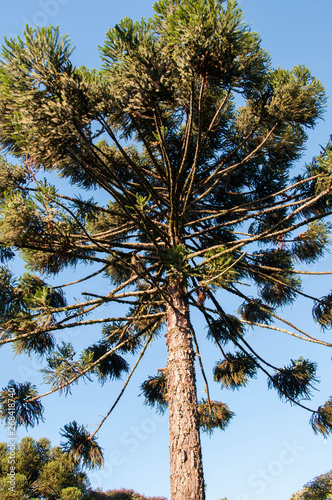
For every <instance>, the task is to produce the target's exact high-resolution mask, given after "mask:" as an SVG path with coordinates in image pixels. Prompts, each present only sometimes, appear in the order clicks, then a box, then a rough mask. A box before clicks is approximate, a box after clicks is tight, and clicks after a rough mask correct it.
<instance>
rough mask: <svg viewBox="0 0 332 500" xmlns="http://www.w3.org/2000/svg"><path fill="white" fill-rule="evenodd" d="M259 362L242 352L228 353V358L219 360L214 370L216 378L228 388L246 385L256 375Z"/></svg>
mask: <svg viewBox="0 0 332 500" xmlns="http://www.w3.org/2000/svg"><path fill="white" fill-rule="evenodd" d="M256 373H257V363H256V361H255V359H254V358H252V357H250V356H245V355H243V354H242V353H241V352H236V353H235V354H231V353H227V354H226V359H224V360H223V361H218V363H217V364H216V366H215V367H214V370H213V375H214V380H215V381H216V382H220V383H221V385H222V387H225V388H226V389H239V388H240V387H243V386H246V385H247V383H248V381H249V379H251V378H254V377H256Z"/></svg>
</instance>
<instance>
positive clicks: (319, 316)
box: [312, 293, 332, 330]
mask: <svg viewBox="0 0 332 500" xmlns="http://www.w3.org/2000/svg"><path fill="white" fill-rule="evenodd" d="M312 314H313V317H314V318H315V320H316V321H317V322H318V323H319V324H320V326H321V327H322V328H323V329H324V330H325V329H327V328H330V327H331V326H332V293H329V294H328V295H326V296H325V297H322V298H321V299H317V300H316V301H315V302H314V306H313V309H312Z"/></svg>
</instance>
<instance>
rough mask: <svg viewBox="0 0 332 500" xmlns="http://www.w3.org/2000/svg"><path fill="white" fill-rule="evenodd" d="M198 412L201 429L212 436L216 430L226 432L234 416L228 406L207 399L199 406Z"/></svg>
mask: <svg viewBox="0 0 332 500" xmlns="http://www.w3.org/2000/svg"><path fill="white" fill-rule="evenodd" d="M197 411H198V417H199V425H200V428H201V429H202V431H203V432H206V433H207V434H212V433H213V431H214V430H215V429H221V430H224V429H225V428H226V427H227V426H228V424H229V423H230V420H231V419H232V418H233V416H234V413H233V412H232V411H231V410H230V409H229V408H228V406H227V405H226V404H224V403H219V402H218V401H206V400H205V399H202V401H201V402H200V403H199V404H198V406H197Z"/></svg>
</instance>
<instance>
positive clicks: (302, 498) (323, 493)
mask: <svg viewBox="0 0 332 500" xmlns="http://www.w3.org/2000/svg"><path fill="white" fill-rule="evenodd" d="M329 498H332V472H331V471H330V472H327V473H326V474H321V475H320V476H317V477H315V478H314V479H313V480H312V481H310V482H309V483H307V484H305V485H304V487H303V489H302V490H301V491H299V492H297V493H295V494H294V495H292V496H291V500H327V499H329Z"/></svg>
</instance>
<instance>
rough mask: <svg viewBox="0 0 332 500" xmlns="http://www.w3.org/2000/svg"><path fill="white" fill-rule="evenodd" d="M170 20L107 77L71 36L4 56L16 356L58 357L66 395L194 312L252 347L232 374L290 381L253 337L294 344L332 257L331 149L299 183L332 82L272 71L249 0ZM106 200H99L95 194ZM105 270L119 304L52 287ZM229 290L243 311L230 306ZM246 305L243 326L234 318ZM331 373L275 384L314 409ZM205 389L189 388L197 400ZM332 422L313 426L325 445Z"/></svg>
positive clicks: (1, 191)
mask: <svg viewBox="0 0 332 500" xmlns="http://www.w3.org/2000/svg"><path fill="white" fill-rule="evenodd" d="M154 9H155V16H154V18H152V19H148V20H144V19H143V20H142V21H140V22H133V21H132V20H131V19H128V18H126V19H123V20H122V21H120V22H119V23H118V24H117V25H116V26H115V27H114V28H111V29H110V30H109V31H108V32H107V35H106V41H105V44H104V45H103V47H101V48H100V53H101V57H102V61H103V69H102V71H100V72H98V71H95V70H91V71H90V70H89V69H87V68H85V67H82V68H75V67H74V66H73V64H72V62H71V54H72V45H71V42H70V40H69V39H68V37H66V36H65V37H61V36H60V34H59V30H58V29H57V28H53V27H48V28H29V27H27V29H26V30H25V32H24V36H23V37H22V38H18V39H17V40H14V39H11V40H6V41H5V45H4V47H3V49H2V56H1V65H0V147H1V150H2V151H3V152H4V153H5V154H6V153H9V154H11V155H14V157H15V160H16V161H17V164H11V163H9V162H7V161H6V160H5V159H0V261H1V264H2V265H3V267H1V269H0V331H1V342H2V343H7V342H12V343H13V345H14V349H15V352H17V353H21V352H25V353H26V354H27V355H32V354H36V355H37V356H39V357H42V356H43V355H46V366H45V367H44V368H42V373H43V374H44V381H45V382H47V383H49V384H51V392H55V391H58V392H64V393H65V394H68V393H70V388H71V384H73V383H76V382H78V381H79V380H81V379H82V380H84V379H85V380H91V379H92V377H93V375H95V376H96V377H97V379H98V380H99V382H101V383H102V384H104V383H106V382H109V381H111V380H114V379H118V378H121V376H122V375H123V374H125V373H128V371H129V363H128V362H127V360H126V359H125V357H126V356H128V355H135V356H137V354H138V351H139V350H141V352H142V355H143V354H144V353H145V347H147V345H148V343H149V342H150V340H157V339H158V334H159V332H160V331H161V328H162V326H163V325H164V324H165V323H166V325H167V324H168V325H170V324H172V321H169V320H170V314H171V312H172V311H173V313H174V315H181V321H184V322H187V326H186V328H188V329H189V326H190V328H191V325H190V310H191V309H193V308H197V309H198V311H199V312H200V313H203V315H204V317H205V319H206V323H207V325H208V328H209V330H208V337H210V339H212V340H213V341H214V343H215V346H216V347H217V348H220V350H221V351H222V352H223V346H224V345H225V344H227V343H228V344H230V346H231V348H233V349H234V348H235V349H236V352H235V354H227V355H226V356H225V360H223V361H220V362H219V363H218V364H217V366H216V367H215V370H214V377H215V380H216V381H219V382H221V384H222V385H223V386H224V387H230V388H238V387H240V386H243V385H246V384H247V382H248V380H249V379H250V378H252V377H255V376H256V371H257V369H258V368H261V369H262V370H263V371H264V372H265V373H267V372H268V371H269V370H270V369H271V368H272V367H273V364H271V363H270V362H268V361H265V360H264V359H263V358H262V357H261V356H260V355H259V353H258V351H259V349H257V357H256V355H255V357H253V356H252V355H251V354H252V353H253V350H252V348H251V346H250V342H251V341H250V339H249V341H247V339H246V338H245V333H246V329H248V328H249V327H250V326H254V325H255V324H259V325H265V326H269V327H270V328H275V331H277V330H278V328H279V326H278V327H272V326H271V324H272V322H273V320H275V319H278V321H280V322H281V323H283V325H282V328H279V329H282V330H283V331H284V332H285V331H287V330H286V328H288V327H289V328H291V327H290V326H289V322H288V321H287V320H286V319H284V318H283V317H281V316H279V315H278V313H277V309H278V308H284V307H285V306H289V305H291V304H292V303H293V302H294V300H295V299H296V298H297V297H298V296H299V295H300V294H301V293H302V289H301V280H300V275H301V274H300V272H298V271H297V270H296V269H295V268H294V266H295V263H296V261H302V262H304V263H305V264H309V265H310V264H311V263H312V262H316V261H317V260H318V259H319V258H320V257H322V256H323V255H324V252H325V251H326V250H328V247H329V231H330V226H329V224H326V223H324V221H323V218H324V217H325V216H326V215H328V214H330V212H331V209H330V207H331V201H332V200H331V187H332V184H331V165H332V153H331V151H332V145H331V143H329V144H328V145H327V147H326V148H325V149H324V150H323V151H322V152H321V154H320V155H318V156H317V157H316V158H315V159H314V160H313V162H312V163H311V164H310V165H307V166H306V167H305V169H304V170H303V172H302V174H301V175H298V176H297V177H295V178H294V179H293V178H292V168H293V167H294V166H296V165H297V162H298V160H299V159H300V157H301V154H302V153H303V151H304V149H305V143H306V139H307V129H310V128H312V127H313V126H314V125H315V123H316V122H317V120H318V119H320V118H321V117H322V113H323V110H324V107H325V104H326V99H325V95H324V89H323V86H322V84H321V83H320V82H319V81H318V80H316V79H315V78H314V77H313V76H312V75H311V73H310V72H309V70H308V69H307V68H305V67H304V66H297V67H295V68H294V69H293V70H283V69H281V68H279V69H276V70H275V69H273V68H272V67H271V60H270V57H269V55H268V54H267V52H266V51H264V50H263V49H262V48H261V45H260V38H259V36H258V34H257V33H255V32H253V31H251V29H250V28H249V27H248V26H247V25H246V24H245V23H244V20H243V14H242V11H241V9H240V8H239V6H238V4H237V2H236V1H235V0H227V1H223V0H221V1H220V0H181V1H180V0H159V1H157V2H156V3H155V5H154ZM238 95H240V96H241V105H240V106H238V102H239V99H238ZM49 173H52V174H53V178H54V174H55V175H57V176H58V177H60V178H62V179H63V180H66V181H68V182H69V183H70V184H72V185H73V190H74V192H75V193H76V194H75V196H74V197H71V196H69V195H67V194H64V193H63V192H60V191H58V189H57V187H55V186H53V185H50V184H49V183H48V180H45V179H43V178H42V175H46V176H48V174H49ZM92 188H93V189H96V190H97V193H98V198H97V197H96V199H95V200H94V199H92V198H88V197H87V196H83V195H82V194H83V190H85V191H88V190H90V189H92ZM66 192H68V191H66ZM81 193H82V194H81ZM96 200H98V201H96ZM16 254H18V255H19V256H20V257H22V259H23V260H24V262H25V265H26V268H27V270H28V271H29V274H23V276H22V277H21V278H16V277H15V276H14V275H13V273H12V272H11V271H10V269H9V268H8V267H5V264H6V263H7V261H8V260H10V259H11V258H13V257H14V256H15V255H16ZM88 265H89V266H90V265H91V267H90V268H89V270H88V271H87V272H86V274H85V275H84V276H82V278H80V280H77V281H81V282H86V281H87V282H89V283H91V281H92V280H93V279H94V277H97V276H98V277H103V278H106V280H107V281H106V285H105V286H107V287H108V288H107V292H106V293H103V294H101V295H100V294H96V293H93V290H95V287H93V289H91V288H90V289H89V287H88V289H87V291H86V292H85V291H83V290H81V291H82V295H83V299H76V298H75V299H72V300H71V303H70V304H67V303H66V300H65V297H64V294H63V293H62V290H63V289H67V288H64V287H70V285H73V286H74V284H76V283H77V282H76V283H75V282H73V283H62V284H60V285H58V284H57V286H56V287H55V288H52V287H51V286H49V285H48V284H47V283H46V278H45V277H47V276H57V279H60V278H61V277H62V276H63V274H62V272H63V271H65V270H66V269H67V268H68V267H72V268H75V267H76V266H81V267H84V269H87V268H88ZM44 278H45V281H44ZM110 283H111V285H112V287H111V288H109V285H110ZM102 288H103V287H102V286H101V287H100V289H102ZM69 289H70V288H69ZM226 295H229V296H231V297H233V299H234V301H232V300H225V302H224V296H226ZM68 296H70V297H72V296H73V295H72V294H71V293H69V294H68ZM307 299H308V300H309V296H308V295H307ZM239 300H240V301H241V302H242V305H241V306H240V309H239V311H238V313H239V315H240V316H239V317H238V316H236V315H234V314H232V311H228V310H224V309H223V307H221V305H220V304H221V303H225V304H233V303H235V304H238V303H239V302H238V301H239ZM331 301H332V299H331V296H330V295H326V296H325V297H323V298H322V299H316V298H314V309H313V316H314V318H315V319H316V320H317V321H318V322H319V323H320V324H321V325H322V327H323V328H328V327H330V326H331V324H332V318H331ZM177 303H179V304H180V303H181V306H178V305H177ZM108 306H110V309H111V313H105V311H106V310H107V307H108ZM227 307H231V305H229V306H227ZM236 307H238V305H236ZM91 312H94V313H96V315H95V316H94V317H91V316H90V318H88V314H89V313H91ZM109 314H110V315H111V317H110V316H109ZM167 316H168V318H167ZM165 320H168V321H165ZM100 324H102V325H104V326H102V327H101V335H100V338H99V339H98V338H94V339H93V340H92V341H91V344H92V345H89V344H87V345H85V346H84V347H83V348H82V353H81V354H80V355H76V353H75V349H74V346H73V345H71V344H70V343H63V344H62V345H60V346H59V345H56V343H55V340H54V339H55V335H56V333H57V331H59V330H61V331H62V330H63V329H65V328H73V327H75V328H76V327H80V328H83V327H85V326H87V325H91V327H92V328H94V331H95V327H96V326H97V325H100ZM188 325H189V326H188ZM285 325H286V327H285V328H284V326H285ZM168 333H169V332H168ZM288 333H290V335H292V334H293V332H291V331H289V332H288ZM193 338H195V336H194V335H193ZM197 339H199V337H198V336H197ZM310 340H313V341H314V342H316V343H323V342H322V341H320V339H313V338H312V336H311V339H310ZM147 341H148V342H147ZM195 342H196V338H195ZM197 342H198V341H197ZM197 352H199V346H197ZM255 352H256V346H255ZM191 354H192V359H194V353H193V352H192V353H191ZM139 356H141V355H139ZM140 359H141V357H139V358H138V361H140ZM258 359H259V362H258V361H257V360H258ZM136 366H137V365H136V364H135V365H134V368H133V369H135V368H136ZM265 367H267V368H265ZM171 368H172V367H171ZM168 369H169V367H167V370H168ZM201 369H202V372H203V376H204V379H206V377H205V373H204V370H203V365H202V364H201ZM315 369H316V366H315V363H313V362H311V361H309V360H302V359H299V360H298V361H293V360H292V361H291V364H290V365H289V366H286V367H284V368H279V369H277V368H276V369H275V370H276V371H275V373H274V374H273V375H269V376H270V379H269V386H270V387H274V388H276V389H277V391H278V392H279V395H280V397H286V398H288V399H291V400H292V401H295V400H296V399H299V398H303V397H306V398H308V397H309V396H310V390H311V389H312V387H313V384H314V382H315V381H316V379H315ZM167 370H166V372H165V374H162V375H160V376H158V377H150V378H149V379H148V380H147V381H145V382H144V383H143V385H142V392H143V394H144V395H145V400H146V403H147V404H151V405H156V407H157V409H159V410H160V411H161V410H163V409H164V408H165V407H166V404H167V377H168V371H167ZM131 374H132V371H131V372H130V374H129V376H128V380H127V381H126V382H125V385H124V387H123V390H124V389H125V387H126V384H127V382H128V381H129V378H130V377H131ZM190 377H191V376H190ZM190 377H189V375H188V380H187V379H186V381H185V383H188V384H189V379H190V381H191V382H190V383H191V384H192V386H194V385H195V381H194V378H195V377H193V376H192V377H191V378H190ZM181 383H182V382H181ZM183 383H184V382H183ZM193 388H194V387H193ZM123 390H122V392H121V394H120V395H122V393H123ZM13 391H14V392H13ZM11 394H14V396H12V398H13V399H14V400H15V405H16V415H17V421H16V422H15V425H19V424H23V425H25V426H29V425H33V424H35V423H38V422H39V421H41V420H42V419H43V410H42V406H41V404H40V402H39V400H38V396H37V391H36V389H35V388H34V386H31V384H28V383H27V384H16V383H15V382H13V381H11V382H10V383H9V386H8V387H7V388H5V389H3V391H2V393H1V402H2V409H1V414H0V416H1V417H2V418H3V419H4V420H5V422H6V423H7V424H8V422H9V418H10V415H9V412H8V408H7V409H6V401H7V400H8V399H9V397H10V395H11ZM207 394H208V390H207ZM207 399H208V401H209V399H210V398H209V396H208V397H207ZM192 406H193V407H194V406H195V405H194V404H193V405H192ZM329 408H330V402H328V403H326V405H325V406H322V407H320V409H319V410H318V411H317V412H316V413H315V414H314V417H313V419H312V424H313V426H314V428H315V429H316V430H318V431H320V432H323V434H326V435H327V434H329V432H330V430H331V418H330V416H331V415H330V413H331V412H330V409H329ZM192 411H193V412H194V413H195V414H196V416H197V412H196V409H195V408H192ZM198 413H199V415H200V421H201V425H202V428H203V430H205V431H206V432H211V431H212V430H213V429H214V428H216V427H217V428H218V427H219V428H224V427H225V426H226V424H227V423H228V422H229V420H230V418H231V416H232V414H231V412H230V411H229V410H228V408H227V407H226V406H225V405H223V404H222V403H217V402H213V401H209V402H206V401H203V402H202V403H201V404H200V405H199V407H198ZM197 418H198V417H197ZM179 428H180V424H179ZM188 431H189V432H190V429H189V430H188ZM62 436H63V437H64V438H65V442H64V445H63V446H64V449H65V450H66V451H68V453H69V452H70V454H71V455H70V456H71V457H72V458H73V459H74V461H75V463H79V461H80V460H81V463H82V464H83V465H84V466H86V467H88V468H90V467H93V466H101V465H102V451H101V448H100V447H99V445H98V444H97V442H96V441H95V439H94V435H90V434H89V433H88V432H87V430H86V428H85V427H83V426H79V425H78V424H77V423H76V422H75V421H74V422H72V423H71V424H68V425H67V426H65V428H64V430H63V431H62ZM197 449H198V446H197ZM49 467H50V471H49V474H52V471H51V469H52V467H53V465H52V466H51V465H49ZM54 467H55V465H54ZM66 488H67V491H65V492H64V493H63V495H64V496H67V497H68V498H70V497H75V495H76V493H77V492H75V491H74V490H72V489H70V488H76V486H75V485H66V487H65V488H64V489H66ZM68 488H69V490H68ZM47 494H48V493H47ZM77 494H78V495H79V493H77ZM45 495H46V493H45ZM52 495H53V493H52ZM54 495H55V493H54ZM56 495H60V490H57V493H56ZM76 496H77V495H76Z"/></svg>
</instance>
